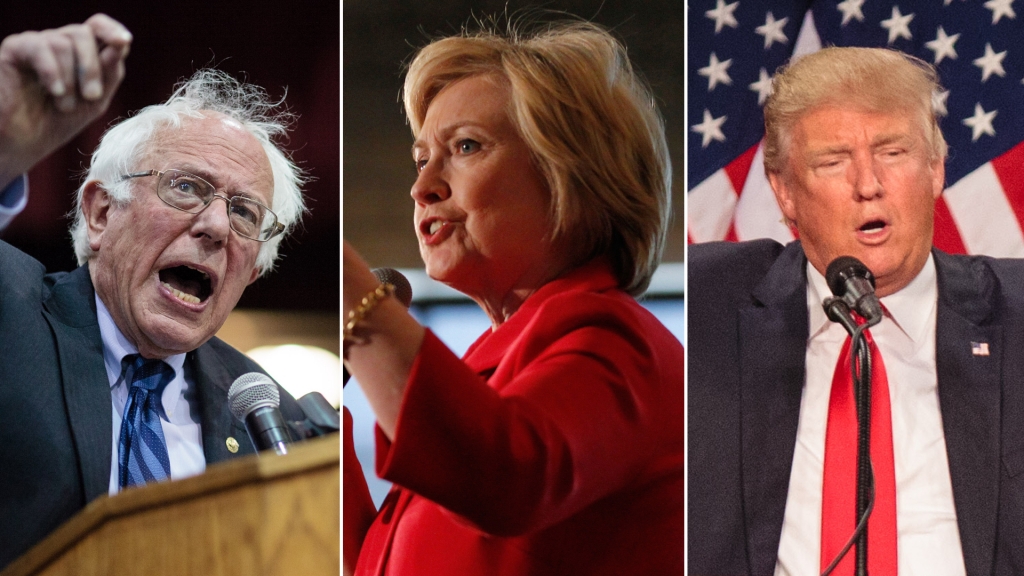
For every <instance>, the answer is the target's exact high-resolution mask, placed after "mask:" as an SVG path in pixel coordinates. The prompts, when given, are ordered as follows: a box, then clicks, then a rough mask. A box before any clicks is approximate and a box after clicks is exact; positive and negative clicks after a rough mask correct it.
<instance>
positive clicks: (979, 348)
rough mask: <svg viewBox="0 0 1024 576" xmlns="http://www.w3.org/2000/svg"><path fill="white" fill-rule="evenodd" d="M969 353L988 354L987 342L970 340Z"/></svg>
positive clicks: (976, 354)
mask: <svg viewBox="0 0 1024 576" xmlns="http://www.w3.org/2000/svg"><path fill="white" fill-rule="evenodd" d="M971 354H974V355H975V356H988V342H971Z"/></svg>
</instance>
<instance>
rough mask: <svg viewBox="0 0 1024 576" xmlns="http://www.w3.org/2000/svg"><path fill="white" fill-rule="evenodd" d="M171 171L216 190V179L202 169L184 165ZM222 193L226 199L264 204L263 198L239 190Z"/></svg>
mask: <svg viewBox="0 0 1024 576" xmlns="http://www.w3.org/2000/svg"><path fill="white" fill-rule="evenodd" d="M172 170H178V171H179V172H188V173H189V174H191V175H193V176H198V177H200V178H202V179H203V180H206V181H207V182H209V183H210V185H211V186H213V188H214V191H216V190H217V188H218V186H217V183H216V182H215V180H217V177H216V176H214V175H213V173H212V172H209V171H208V170H206V169H204V168H198V167H196V166H193V165H191V164H184V165H182V166H181V167H180V168H172ZM218 193H219V192H218ZM224 193H225V194H227V196H228V198H234V197H235V196H241V197H242V198H247V199H249V200H254V201H256V202H259V203H260V204H263V203H265V202H266V201H265V200H264V199H263V198H261V197H259V196H256V195H255V194H253V193H251V192H248V191H246V190H239V191H236V192H234V193H232V192H230V191H228V192H224Z"/></svg>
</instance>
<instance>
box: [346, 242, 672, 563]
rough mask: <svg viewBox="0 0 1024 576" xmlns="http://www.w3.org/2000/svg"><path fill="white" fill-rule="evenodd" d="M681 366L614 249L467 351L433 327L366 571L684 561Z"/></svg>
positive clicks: (382, 440)
mask: <svg viewBox="0 0 1024 576" xmlns="http://www.w3.org/2000/svg"><path fill="white" fill-rule="evenodd" d="M683 364H684V354H683V347H682V345H681V344H680V343H679V341H678V340H677V339H676V338H675V337H674V336H673V335H672V334H671V333H670V332H669V331H668V330H667V329H666V328H665V327H664V326H662V325H661V323H660V322H658V320H657V319H655V318H654V316H652V315H651V314H650V313H649V312H647V311H646V310H645V309H644V308H643V307H642V306H640V305H639V304H637V303H636V301H635V300H633V298H631V297H630V296H629V295H628V294H626V293H624V292H622V291H620V290H618V289H617V288H616V282H615V279H614V277H613V275H612V273H611V271H610V269H609V268H608V266H607V265H606V264H604V263H601V262H596V263H592V264H590V265H588V266H585V267H583V268H581V269H579V270H576V271H574V272H572V273H570V274H569V275H567V276H565V277H562V278H559V279H557V280H555V281H553V282H550V283H549V284H547V285H545V286H544V287H542V288H541V289H540V290H538V291H537V292H536V293H535V294H533V295H532V296H531V297H530V298H528V299H527V300H526V302H524V303H523V305H522V307H520V309H519V310H518V311H517V312H516V313H515V314H513V315H512V317H511V318H509V320H508V321H506V322H505V323H504V324H503V325H502V326H501V327H500V328H498V330H495V331H493V332H488V333H486V334H484V335H483V336H481V337H480V339H478V340H477V341H476V342H475V343H474V344H473V345H472V347H470V349H469V351H468V352H467V353H466V356H465V358H464V360H461V361H460V360H459V359H458V358H456V357H455V355H454V354H452V352H451V351H449V350H448V348H446V347H445V346H444V345H443V344H442V343H441V342H440V341H439V340H438V339H437V338H436V337H435V336H434V335H433V334H431V333H430V332H429V331H428V333H427V337H426V339H425V340H424V343H423V347H422V349H421V350H420V352H419V355H418V357H417V360H416V363H415V365H414V367H413V371H412V374H411V376H410V380H409V384H408V387H407V389H406V391H405V397H404V399H403V403H402V408H401V412H400V415H399V419H398V424H397V429H396V433H395V438H394V442H389V441H388V440H387V438H386V437H385V436H384V435H383V434H382V433H381V432H380V430H379V429H378V431H377V473H378V474H379V475H380V476H381V477H383V478H385V479H388V480H390V481H392V482H394V484H395V488H393V489H392V492H391V493H390V494H389V495H388V497H387V498H386V499H385V501H384V503H383V505H382V507H381V510H380V511H379V513H378V514H377V517H376V519H375V520H374V523H373V525H372V526H371V527H370V530H369V533H368V534H367V536H366V538H365V540H364V542H363V546H362V551H361V553H360V556H359V562H358V564H357V568H356V574H357V576H365V575H384V574H388V575H403V576H404V575H415V576H431V575H456V576H473V575H481V576H484V575H486V576H503V575H508V576H512V575H517V576H518V575H526V574H530V575H552V576H555V575H557V576H565V575H604V574H607V575H613V574H614V575H616V576H620V575H623V574H643V575H660V574H665V575H680V574H682V573H683V542H684V535H683V526H684V519H683V510H684V504H683V488H684V481H683V462H684V454H683V446H684V439H683V431H684V428H685V427H684V422H683V399H684V387H683Z"/></svg>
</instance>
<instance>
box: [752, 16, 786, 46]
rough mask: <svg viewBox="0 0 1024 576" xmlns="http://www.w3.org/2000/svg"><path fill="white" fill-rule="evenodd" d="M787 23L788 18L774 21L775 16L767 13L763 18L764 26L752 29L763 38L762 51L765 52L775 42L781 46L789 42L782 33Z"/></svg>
mask: <svg viewBox="0 0 1024 576" xmlns="http://www.w3.org/2000/svg"><path fill="white" fill-rule="evenodd" d="M786 22H789V18H783V19H782V20H776V19H775V16H772V13H771V12H769V13H768V15H767V17H766V18H765V21H764V24H762V25H761V26H758V27H757V28H754V32H757V33H758V34H760V35H761V36H764V49H765V50H767V49H769V48H771V47H772V44H774V43H775V41H779V42H781V43H783V44H786V43H788V42H789V38H786V34H785V33H784V32H783V31H782V28H783V27H784V26H785V25H786Z"/></svg>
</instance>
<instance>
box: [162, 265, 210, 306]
mask: <svg viewBox="0 0 1024 576" xmlns="http://www.w3.org/2000/svg"><path fill="white" fill-rule="evenodd" d="M160 283H161V284H163V285H164V287H165V288H167V289H168V290H170V292H171V294H174V297H175V298H177V299H178V300H181V301H182V302H188V303H189V304H199V303H200V302H203V301H205V300H206V299H207V298H209V297H210V294H211V293H213V287H212V283H211V282H210V275H209V274H207V273H206V272H203V271H202V270H196V269H195V268H191V267H189V266H174V267H173V268H164V269H163V270H161V271H160Z"/></svg>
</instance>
